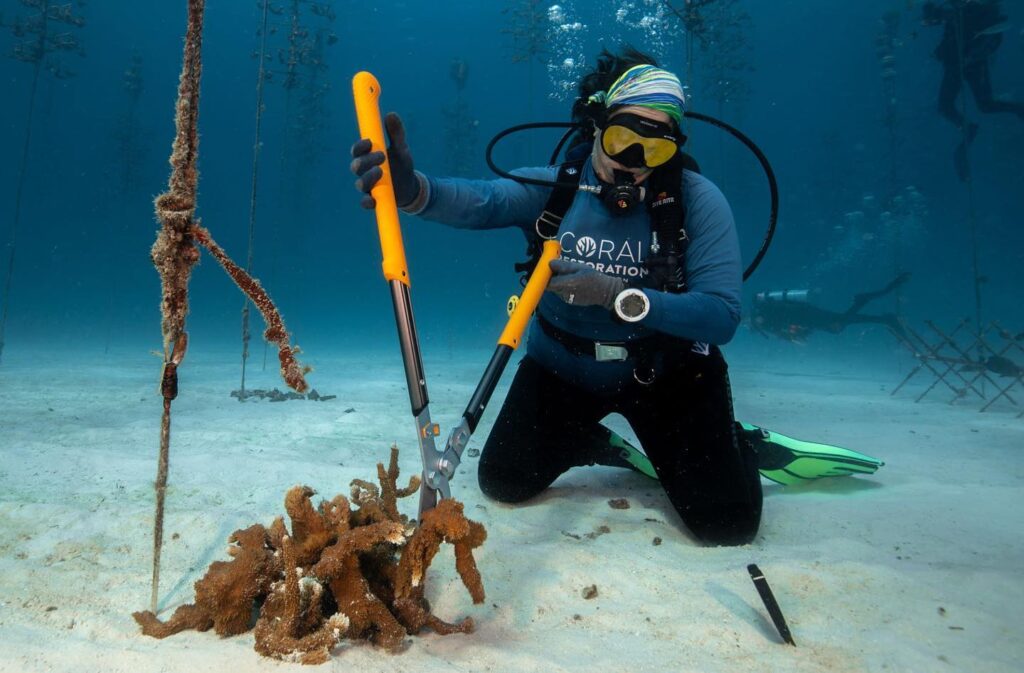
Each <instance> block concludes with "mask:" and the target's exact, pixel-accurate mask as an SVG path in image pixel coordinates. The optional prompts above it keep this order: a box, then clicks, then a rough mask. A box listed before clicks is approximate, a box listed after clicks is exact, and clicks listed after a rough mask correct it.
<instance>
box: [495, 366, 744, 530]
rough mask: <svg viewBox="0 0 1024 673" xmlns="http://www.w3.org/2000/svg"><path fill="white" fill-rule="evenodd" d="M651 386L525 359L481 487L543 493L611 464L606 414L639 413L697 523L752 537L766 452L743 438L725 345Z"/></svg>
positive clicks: (510, 495) (643, 438)
mask: <svg viewBox="0 0 1024 673" xmlns="http://www.w3.org/2000/svg"><path fill="white" fill-rule="evenodd" d="M675 359H676V360H677V364H676V365H674V366H673V368H672V369H671V370H669V371H666V372H665V373H663V374H661V375H660V376H658V377H657V378H656V379H655V380H654V382H653V383H652V384H650V385H641V384H639V383H635V382H633V383H630V384H629V385H627V386H625V387H623V388H622V389H621V390H619V391H617V392H616V394H614V395H612V396H598V395H594V394H592V393H589V392H587V391H585V390H582V389H580V388H578V387H576V386H573V385H571V384H569V383H567V382H565V381H563V380H562V379H560V378H558V377H557V376H556V375H555V374H553V373H551V372H550V371H548V370H546V369H544V368H543V367H541V366H540V365H539V364H537V362H536V361H534V360H532V359H531V358H529V357H525V358H523V360H522V362H521V363H520V365H519V369H518V371H517V372H516V376H515V379H514V380H513V381H512V386H511V388H510V390H509V392H508V396H507V397H506V399H505V403H504V405H503V406H502V408H501V411H500V412H499V413H498V418H497V420H495V422H494V427H493V429H492V430H491V434H490V436H489V437H488V438H487V442H486V444H485V445H484V449H483V453H482V454H481V456H480V468H479V480H480V488H481V490H482V491H483V492H484V494H485V495H487V496H488V497H490V498H493V499H495V500H498V501H501V502H508V503H514V502H522V501H524V500H528V499H529V498H532V497H533V496H535V495H537V494H539V493H540V492H541V491H543V490H544V489H546V488H547V487H548V486H550V485H551V483H552V482H553V481H554V480H555V479H556V478H557V477H558V476H559V475H560V474H562V473H563V472H565V471H566V470H568V469H569V468H571V467H574V466H581V465H592V464H594V463H595V462H604V461H602V460H601V457H600V456H596V455H595V454H594V453H593V451H594V447H595V446H602V445H605V446H606V445H607V437H608V432H607V430H605V429H604V428H603V426H601V424H600V421H601V419H603V418H604V417H605V416H607V415H608V414H610V413H615V412H617V413H619V414H622V416H624V417H625V418H626V420H628V421H629V423H630V425H631V426H632V428H633V431H634V432H635V433H636V435H637V438H638V439H639V440H640V444H641V446H642V447H643V449H644V451H645V452H646V454H647V456H648V458H650V460H651V463H652V464H653V465H654V469H655V470H656V471H657V473H658V478H659V479H660V481H661V485H662V487H663V488H664V489H665V493H666V494H667V495H668V498H669V501H670V502H671V503H672V505H673V506H674V507H675V509H676V511H678V512H679V515H680V516H681V517H682V519H683V522H684V523H685V524H686V525H687V527H688V528H689V529H690V530H691V531H692V532H693V533H694V534H695V535H696V536H697V537H698V538H700V539H701V540H702V541H704V542H706V543H709V544H727V545H732V544H745V543H747V542H750V541H751V540H752V539H753V538H754V536H755V535H756V534H757V529H758V526H759V525H760V521H761V481H760V475H759V473H758V470H757V456H756V453H755V452H754V450H753V447H751V446H750V445H749V444H748V443H746V442H741V441H739V439H738V437H737V433H736V423H735V419H734V417H733V408H732V393H731V390H730V388H729V377H728V368H727V366H726V363H725V359H724V358H723V357H722V355H721V353H720V352H719V350H718V349H717V348H712V349H711V352H710V354H709V355H700V354H698V353H690V352H687V353H686V354H685V355H682V356H680V357H678V358H675Z"/></svg>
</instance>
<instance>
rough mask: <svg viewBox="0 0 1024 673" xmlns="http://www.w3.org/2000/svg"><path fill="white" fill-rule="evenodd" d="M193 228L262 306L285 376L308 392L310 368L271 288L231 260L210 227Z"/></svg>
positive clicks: (267, 333) (268, 337)
mask: <svg viewBox="0 0 1024 673" xmlns="http://www.w3.org/2000/svg"><path fill="white" fill-rule="evenodd" d="M190 231H191V233H192V235H193V236H194V237H195V239H196V240H197V241H199V242H200V243H201V244H202V245H203V247H204V248H206V249H207V250H208V251H209V252H210V254H211V255H213V256H214V258H215V259H216V260H217V261H218V262H220V265H221V266H222V267H224V270H225V271H227V273H228V275H229V276H231V279H232V280H234V281H235V285H237V286H238V287H239V289H240V290H242V292H244V293H245V295H246V296H247V297H249V299H251V300H252V303H253V304H255V305H256V308H257V309H259V312H260V314H261V315H262V316H263V320H264V322H266V323H267V329H266V331H265V332H263V336H264V338H266V340H267V341H270V342H271V343H273V344H274V345H276V346H277V358H278V360H280V362H281V376H282V378H284V381H285V383H287V384H288V386H289V387H290V388H292V389H293V390H296V391H298V392H300V393H304V392H306V389H307V388H308V387H309V386H308V384H307V383H306V378H305V375H306V374H307V373H309V371H310V368H309V367H306V366H303V365H300V364H299V362H298V361H297V360H296V359H295V355H296V354H297V353H298V352H299V349H298V347H292V346H291V344H290V343H289V340H288V331H287V330H286V329H285V327H284V320H282V319H281V313H280V312H279V311H278V310H277V306H275V305H274V301H273V300H272V299H271V298H270V295H268V294H267V291H266V290H264V289H263V286H262V285H260V282H259V281H258V280H256V279H255V278H253V277H252V276H250V275H249V274H248V273H246V272H245V269H243V268H242V267H240V266H238V265H237V264H235V263H234V262H233V261H231V258H230V257H228V255H227V253H226V252H224V249H223V248H221V247H220V246H219V245H217V243H216V241H214V240H213V238H212V237H211V236H210V232H209V231H208V230H206V229H205V228H204V227H202V226H201V225H199V224H194V225H193V226H192V227H191V229H190Z"/></svg>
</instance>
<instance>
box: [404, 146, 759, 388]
mask: <svg viewBox="0 0 1024 673" xmlns="http://www.w3.org/2000/svg"><path fill="white" fill-rule="evenodd" d="M557 172H558V170H557V167H545V168H524V169H519V170H517V171H514V173H515V174H516V175H519V176H523V177H530V178H537V179H541V180H551V181H553V180H555V178H556V177H557ZM683 181H684V187H683V194H684V200H685V203H686V212H687V217H686V231H687V234H688V235H689V237H690V244H689V246H688V248H687V250H686V259H685V274H686V283H687V291H686V292H685V293H681V294H677V293H669V292H663V291H660V290H656V289H649V288H651V286H652V285H653V282H651V281H649V280H648V278H647V277H648V273H647V270H646V268H645V267H644V262H645V260H646V259H647V256H648V255H649V251H648V249H649V247H650V240H651V225H650V219H649V217H648V214H647V211H646V209H645V208H636V209H634V211H633V212H632V213H630V214H627V215H612V214H611V213H609V212H608V210H607V208H606V207H605V206H604V204H603V203H602V202H601V199H600V198H599V197H597V196H596V195H594V194H591V193H588V192H577V194H576V197H575V199H574V200H573V203H572V206H571V207H570V208H569V211H568V212H567V213H566V215H565V219H564V220H563V221H562V225H561V227H560V228H559V239H560V242H561V245H562V258H563V259H566V260H569V261H574V262H580V263H583V264H587V265H588V266H590V267H592V268H594V269H596V270H597V271H600V272H602V273H608V274H611V275H615V276H618V277H620V278H623V279H626V280H629V281H631V284H633V285H635V286H639V287H643V288H644V293H645V294H646V295H647V296H648V297H649V298H650V300H651V310H650V313H649V314H648V315H647V316H646V317H645V318H644V319H643V320H641V321H640V322H639V323H633V324H623V323H621V322H618V321H615V320H614V319H613V316H612V315H611V313H610V312H609V311H607V310H606V309H604V308H602V307H594V306H589V307H580V306H572V305H570V304H567V303H565V302H564V301H562V300H561V299H560V298H558V297H557V296H556V295H554V294H552V293H550V292H546V293H545V294H544V297H543V298H542V299H541V302H540V306H539V307H538V309H537V310H538V313H539V314H540V315H541V316H543V317H544V318H546V319H547V320H548V321H550V322H552V323H554V324H556V325H557V326H558V327H559V328H561V329H563V330H565V331H567V332H570V333H572V334H576V335H579V336H581V337H584V338H587V339H592V340H594V341H608V342H629V341H631V340H633V339H637V338H641V337H644V336H649V335H650V334H651V333H652V331H655V332H663V333H666V334H670V335H673V336H677V337H681V338H683V339H687V340H691V341H696V342H701V343H705V344H724V343H726V342H728V341H729V340H730V339H731V338H732V336H733V334H734V333H735V332H736V327H737V326H738V325H739V320H740V287H741V285H742V266H741V260H740V251H739V241H738V239H737V236H736V227H735V223H734V221H733V215H732V210H731V209H730V208H729V204H728V202H727V201H726V199H725V197H724V196H723V195H722V193H721V191H719V189H718V188H717V187H716V186H715V185H714V184H713V183H712V182H711V181H710V180H708V179H707V178H705V177H703V176H701V175H699V174H697V173H692V172H690V171H684V172H683ZM580 182H581V184H590V185H596V184H597V183H598V180H597V176H596V175H595V173H594V170H593V168H592V166H591V164H590V161H589V160H588V161H587V162H586V164H584V166H583V173H582V176H581V178H580ZM425 187H426V189H427V190H428V194H427V195H426V199H425V201H424V202H423V207H422V209H420V210H419V211H418V212H417V213H416V214H418V215H420V216H422V217H424V218H426V219H428V220H433V221H436V222H441V223H443V224H446V225H449V226H453V227H458V228H464V229H497V228H501V227H519V228H521V229H523V230H524V233H526V234H527V235H529V234H532V232H533V227H534V222H535V221H536V219H537V216H538V215H540V213H541V211H542V210H543V209H544V205H545V204H546V203H547V199H548V196H549V195H550V193H551V188H550V187H542V186H537V185H524V184H521V183H518V182H515V181H514V180H509V179H498V180H466V179H461V178H427V180H426V183H425ZM627 345H628V344H627ZM527 353H528V354H529V355H530V356H531V357H533V358H534V359H536V360H537V361H538V362H540V363H541V364H542V365H544V366H546V367H548V368H549V369H551V370H552V371H554V372H555V373H556V374H558V375H559V376H561V377H562V378H564V379H566V380H568V381H570V382H572V383H574V384H576V385H580V386H583V387H585V388H587V389H589V390H592V391H594V392H601V391H602V390H605V391H606V390H613V389H615V388H617V387H618V386H619V385H620V384H621V383H622V382H624V381H627V380H632V375H633V365H632V364H630V363H628V362H597V361H596V360H595V359H594V358H593V357H592V356H575V355H573V354H571V353H569V352H568V351H567V350H566V349H565V347H564V346H562V345H561V344H560V343H558V342H557V341H555V340H553V339H552V338H551V337H549V336H548V335H547V334H545V333H544V332H543V331H542V330H541V329H540V328H539V326H538V325H537V324H536V321H534V324H533V325H532V327H531V328H530V332H529V338H528V343H527Z"/></svg>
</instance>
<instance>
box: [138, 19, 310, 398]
mask: <svg viewBox="0 0 1024 673" xmlns="http://www.w3.org/2000/svg"><path fill="white" fill-rule="evenodd" d="M204 10H205V2H204V0H189V3H188V29H187V31H186V33H185V53H184V56H183V58H182V66H181V78H180V80H179V82H178V102H177V105H176V108H175V116H174V126H175V136H174V144H173V146H172V150H171V159H170V163H171V177H170V179H169V181H168V188H167V191H166V192H164V193H163V194H161V195H160V196H158V197H157V198H156V204H155V205H156V215H157V219H159V220H160V231H159V232H157V238H156V242H155V243H154V244H153V248H152V250H151V251H150V256H151V257H152V259H153V264H154V266H156V269H157V272H158V273H159V274H160V283H161V286H162V288H163V299H162V301H161V304H160V308H161V313H162V315H163V318H162V322H161V327H162V330H163V337H164V354H165V356H166V359H168V360H169V359H170V354H171V350H172V349H173V347H174V346H175V345H176V344H177V343H178V341H179V339H180V337H181V335H182V333H183V332H184V331H185V316H186V314H188V281H189V277H190V276H191V274H192V267H194V266H195V265H196V262H198V261H199V249H198V248H196V246H195V242H196V241H198V242H199V243H200V244H202V245H203V247H205V248H206V249H207V250H208V251H209V252H210V254H211V255H213V256H214V258H215V259H216V260H217V261H218V262H220V264H221V266H223V267H224V270H225V271H227V273H228V275H230V276H231V278H232V280H234V281H235V284H236V285H238V287H239V288H240V289H241V290H242V292H244V293H245V294H246V296H248V297H249V299H251V300H252V302H253V303H254V304H255V305H256V307H257V308H258V309H259V311H260V313H261V314H262V315H263V319H264V320H265V321H266V323H267V330H266V332H265V333H264V336H266V338H267V340H268V341H271V342H273V343H274V344H275V345H276V346H277V347H278V357H279V359H280V361H281V376H282V377H283V378H284V380H285V382H286V383H287V384H288V385H289V386H290V387H291V388H293V389H295V390H297V391H298V392H300V393H304V392H306V389H307V384H306V380H305V377H304V375H305V374H306V373H307V372H308V371H309V369H308V367H303V366H302V365H300V364H299V363H298V362H296V360H295V354H296V353H297V352H298V348H295V347H292V346H291V345H290V344H289V341H288V332H287V330H285V327H284V321H282V320H281V314H280V313H279V312H278V310H277V307H276V306H274V302H273V301H271V299H270V296H269V295H268V294H267V293H266V291H265V290H264V289H263V287H262V286H261V285H260V283H259V281H257V280H256V279H255V278H253V277H252V276H250V275H249V274H248V273H246V271H245V270H244V269H242V268H240V267H239V266H238V265H237V264H235V263H234V262H232V261H231V259H230V258H229V257H228V256H227V253H225V252H224V250H223V249H222V248H221V247H220V246H219V245H217V243H216V241H214V240H213V238H212V237H211V236H210V232H209V231H208V230H206V229H205V228H203V227H202V226H201V224H200V223H199V222H198V221H196V220H195V210H196V187H197V185H198V182H199V170H198V169H197V168H196V160H197V158H198V156H199V132H198V127H199V81H200V75H201V73H202V44H203V13H204ZM181 356H182V357H183V356H184V353H181ZM179 359H180V358H179Z"/></svg>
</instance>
